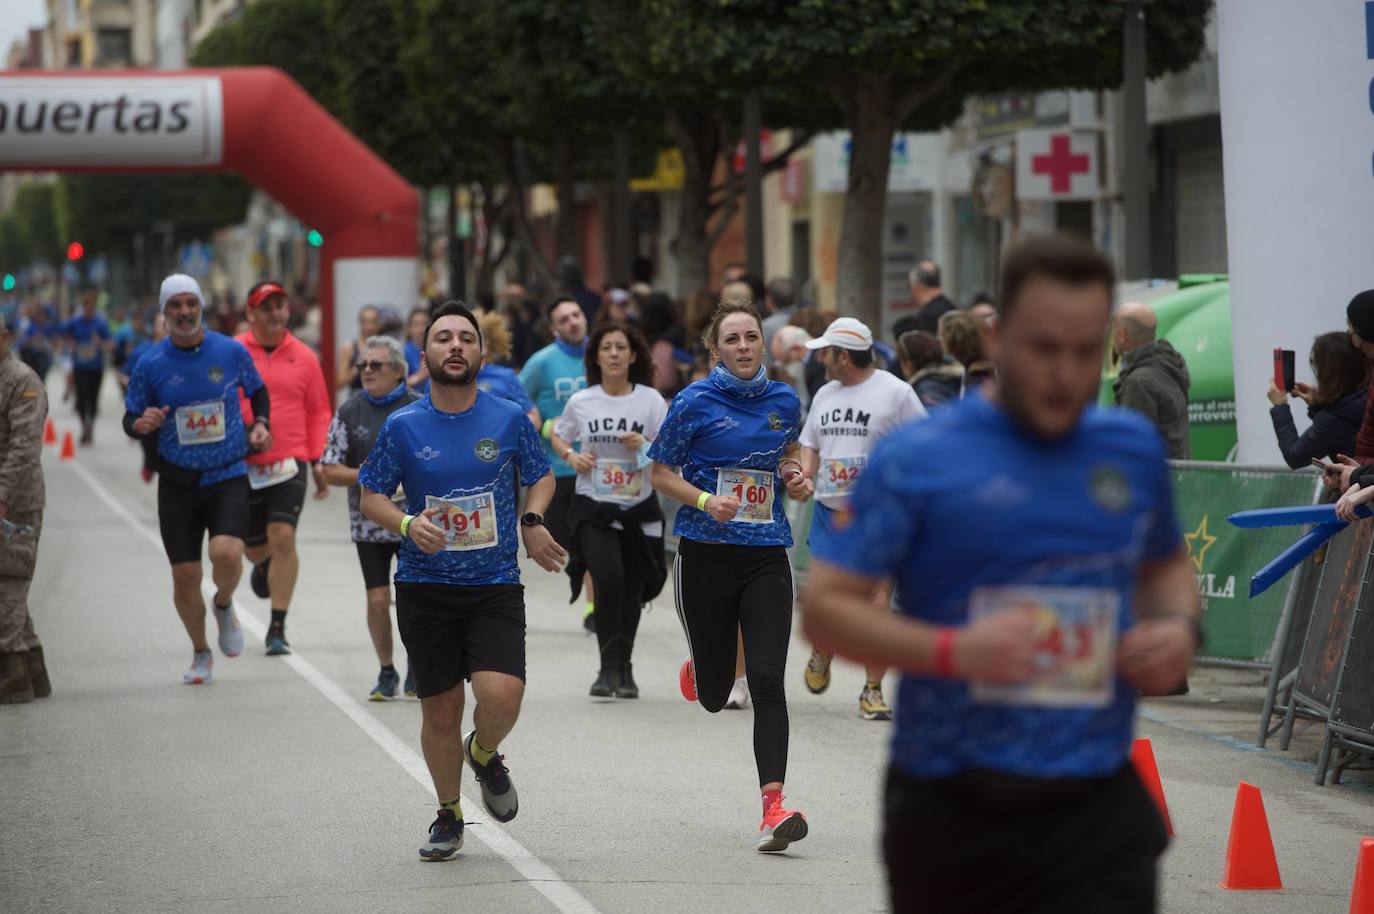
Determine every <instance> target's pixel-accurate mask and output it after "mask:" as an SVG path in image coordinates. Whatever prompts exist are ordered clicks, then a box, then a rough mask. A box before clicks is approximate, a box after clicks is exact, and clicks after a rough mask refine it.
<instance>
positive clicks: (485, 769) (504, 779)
mask: <svg viewBox="0 0 1374 914" xmlns="http://www.w3.org/2000/svg"><path fill="white" fill-rule="evenodd" d="M476 738H477V731H476V730H473V731H472V732H471V733H469V734H468V735H467V736H466V737H464V738H463V755H464V757H466V758H467V760H468V764H469V765H471V766H472V774H473V776H474V777H476V778H477V783H479V784H481V785H482V805H483V806H485V807H486V808H487V812H489V813H491V817H492V818H493V819H495V820H496V821H497V822H509V821H510V820H511V819H514V818H515V814H516V813H518V812H519V811H520V798H519V797H518V796H517V795H516V793H515V785H514V784H513V783H511V779H510V772H509V771H507V770H506V757H505V756H504V755H501V754H499V753H498V754H496V755H493V756H492V757H491V761H489V762H487V763H486V764H485V765H479V764H478V763H477V759H475V758H473V757H472V741H473V740H474V739H476Z"/></svg>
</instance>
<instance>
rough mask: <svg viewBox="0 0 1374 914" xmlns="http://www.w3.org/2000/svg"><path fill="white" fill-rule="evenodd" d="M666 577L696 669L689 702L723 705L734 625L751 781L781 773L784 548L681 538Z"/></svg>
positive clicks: (788, 615)
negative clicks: (750, 736) (750, 727)
mask: <svg viewBox="0 0 1374 914" xmlns="http://www.w3.org/2000/svg"><path fill="white" fill-rule="evenodd" d="M673 575H674V580H673V583H674V587H675V589H676V591H677V614H678V618H679V619H680V620H681V621H682V628H683V630H684V631H685V632H686V633H687V644H688V649H689V650H690V651H691V654H692V667H693V669H694V670H695V671H696V683H697V700H698V701H700V702H701V706H702V707H703V708H705V709H706V710H708V711H710V712H711V713H712V714H714V713H715V712H717V711H719V710H720V709H721V708H723V707H725V702H726V700H727V699H728V698H729V697H730V689H731V688H732V687H733V686H734V684H735V650H736V644H735V632H736V631H737V630H740V631H742V632H743V634H744V671H745V675H746V676H747V677H748V679H749V695H750V697H751V698H752V699H753V702H754V762H755V764H756V765H758V769H759V785H760V786H762V785H764V784H769V783H772V782H774V781H779V782H780V781H783V780H784V779H785V778H786V775H787V696H786V694H784V692H783V672H784V668H785V667H786V666H787V645H788V642H789V641H790V640H791V637H792V566H791V564H790V563H789V562H788V560H787V550H786V549H784V548H783V547H782V546H736V545H730V544H725V543H701V542H696V541H693V540H682V541H681V542H680V543H679V544H678V552H677V560H676V562H675V563H674V565H673ZM600 599H601V597H600V594H598V595H597V600H598V601H599V600H600Z"/></svg>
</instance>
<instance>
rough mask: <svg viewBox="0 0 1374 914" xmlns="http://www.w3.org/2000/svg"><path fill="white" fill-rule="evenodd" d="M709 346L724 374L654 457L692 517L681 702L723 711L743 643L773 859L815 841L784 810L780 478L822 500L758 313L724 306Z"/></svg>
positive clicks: (798, 818) (686, 516)
mask: <svg viewBox="0 0 1374 914" xmlns="http://www.w3.org/2000/svg"><path fill="white" fill-rule="evenodd" d="M704 342H705V343H706V345H707V347H708V348H709V349H710V350H711V353H712V355H714V356H715V358H716V360H717V364H716V366H715V367H714V368H713V369H712V370H711V373H710V375H709V376H708V377H707V378H706V379H705V380H702V381H697V382H695V383H693V384H691V385H689V386H688V387H687V388H686V389H684V390H683V391H682V392H681V393H680V394H678V395H677V397H676V398H675V399H674V400H673V403H672V406H671V407H669V410H668V416H667V418H666V419H665V420H664V422H663V426H662V428H660V429H659V433H658V438H657V439H655V441H654V444H653V446H652V447H651V448H650V449H649V455H648V456H649V459H651V460H653V461H654V467H653V471H652V481H653V485H654V488H655V489H657V490H658V491H660V492H662V493H663V494H665V495H667V496H668V497H670V498H672V499H675V500H677V501H680V502H682V504H683V506H684V507H682V508H681V509H679V510H678V513H677V519H676V521H675V522H674V525H673V528H674V532H676V533H677V534H678V536H679V537H680V542H679V545H678V552H677V560H676V562H675V565H674V569H673V573H674V584H675V590H676V592H677V611H678V618H679V619H680V620H681V622H682V627H683V630H684V631H685V632H686V634H687V644H688V649H689V650H690V651H691V659H690V660H688V661H687V663H686V664H685V665H684V666H683V671H682V691H683V696H684V697H685V698H687V699H688V700H689V701H693V700H699V701H700V702H701V706H702V707H704V708H705V709H706V710H707V711H710V712H711V713H713V714H714V713H715V712H717V711H719V710H720V709H721V708H722V707H723V706H724V705H725V701H726V699H727V698H728V697H729V694H730V689H731V687H732V686H733V685H734V682H735V654H736V650H737V648H736V638H735V636H736V632H737V631H740V632H742V634H743V637H744V657H745V675H746V676H747V677H748V679H749V691H750V693H751V694H752V696H753V699H754V760H755V763H756V764H757V766H758V773H759V785H760V790H761V792H762V794H763V824H762V825H761V826H760V827H759V838H758V849H759V850H760V851H762V852H775V851H781V850H785V849H786V848H787V846H788V845H789V844H790V843H791V842H793V841H799V840H801V839H802V838H804V837H806V832H807V824H806V818H805V816H803V815H802V814H801V813H800V812H793V811H791V810H788V809H784V808H783V805H782V786H783V779H784V776H785V774H786V771H787V732H788V728H787V698H786V696H785V694H784V692H783V669H784V667H785V665H786V662H787V645H788V640H789V639H790V637H791V633H792V568H791V565H790V563H789V562H788V558H787V547H788V546H790V545H792V530H791V527H790V526H789V525H788V523H787V517H786V515H785V514H784V513H783V506H782V493H780V492H778V490H777V485H778V480H779V477H781V478H783V479H784V480H785V485H786V488H787V494H788V495H789V496H791V497H792V498H797V499H803V500H804V499H807V498H809V497H810V496H811V494H812V492H813V489H812V486H811V482H810V481H809V480H808V479H807V478H806V477H805V475H804V474H803V472H802V466H801V460H800V459H799V458H798V457H797V453H798V451H799V450H800V447H799V445H798V444H797V438H798V436H799V435H800V433H801V402H800V401H799V400H798V399H797V395H796V393H794V392H793V390H792V388H790V387H788V386H787V385H786V384H780V383H778V382H776V381H770V380H768V376H767V374H766V373H765V371H764V367H763V324H762V321H760V320H759V316H758V312H756V311H755V310H754V308H753V306H752V305H750V304H748V303H734V302H731V303H722V304H721V305H720V306H719V307H718V308H717V309H716V313H715V316H714V318H713V319H712V321H711V324H710V326H709V327H708V328H707V329H706V333H705V335H704ZM678 468H681V470H682V474H681V475H680V476H679V475H678V473H677V469H678Z"/></svg>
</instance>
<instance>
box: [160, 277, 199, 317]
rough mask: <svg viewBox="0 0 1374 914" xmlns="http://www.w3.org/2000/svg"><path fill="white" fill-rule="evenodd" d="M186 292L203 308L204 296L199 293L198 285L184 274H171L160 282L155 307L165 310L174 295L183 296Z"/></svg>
mask: <svg viewBox="0 0 1374 914" xmlns="http://www.w3.org/2000/svg"><path fill="white" fill-rule="evenodd" d="M187 292H190V293H191V294H192V295H194V296H195V297H196V300H197V301H199V302H200V306H201V307H202V308H204V307H205V296H204V295H202V294H201V292H200V283H198V282H196V281H195V280H194V279H193V278H191V277H190V276H187V275H186V274H185V273H173V274H172V275H171V276H168V277H167V278H166V279H164V280H163V281H162V290H161V291H160V292H158V293H157V306H158V307H159V308H163V309H165V308H166V307H167V300H168V299H170V298H172V297H173V296H175V295H185V294H186V293H187Z"/></svg>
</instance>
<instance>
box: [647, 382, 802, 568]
mask: <svg viewBox="0 0 1374 914" xmlns="http://www.w3.org/2000/svg"><path fill="white" fill-rule="evenodd" d="M800 434H801V401H800V400H798V399H797V394H796V393H795V392H794V391H793V390H792V388H790V387H788V386H787V385H786V384H782V383H779V382H777V381H769V380H768V379H767V377H766V376H765V375H763V373H762V370H761V369H760V373H759V375H757V376H756V377H755V378H754V379H753V380H741V379H739V378H736V377H735V376H734V375H732V374H730V372H729V371H728V370H727V369H725V368H723V367H721V366H719V365H717V366H716V368H715V369H714V370H713V371H712V373H711V376H710V377H708V378H706V379H705V380H702V381H697V382H695V383H693V384H689V385H688V386H687V387H686V388H685V389H684V390H683V391H682V392H681V393H680V394H678V395H677V396H676V397H674V398H673V403H672V405H671V406H670V407H668V416H667V418H665V419H664V420H663V426H662V428H660V429H659V431H658V437H657V438H656V439H654V443H653V446H652V447H650V448H649V459H650V460H654V461H657V462H658V463H661V464H664V465H666V466H670V467H682V478H683V479H686V480H687V481H688V482H690V483H691V484H692V485H694V486H696V487H697V488H699V489H701V490H702V491H705V492H710V493H711V494H713V495H733V496H735V497H737V498H739V499H740V502H741V505H740V512H739V513H738V514H736V515H735V519H734V520H731V521H729V522H727V523H723V524H722V523H720V522H719V521H717V520H715V519H714V518H712V517H711V516H710V515H709V514H707V513H706V512H705V511H698V510H697V509H696V506H694V505H683V506H682V507H681V508H679V509H678V512H677V519H676V520H675V521H674V522H673V532H674V533H676V534H677V535H678V536H681V537H685V538H686V539H689V540H695V541H697V542H702V543H734V544H736V545H740V546H791V545H792V528H791V526H790V525H789V524H788V523H787V516H786V514H784V513H783V498H784V497H785V494H784V487H783V484H782V479H781V477H780V476H779V474H778V460H779V459H781V458H782V456H783V454H784V453H785V452H786V450H787V446H788V445H789V444H791V443H792V442H794V441H796V440H797V436H798V435H800Z"/></svg>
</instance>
